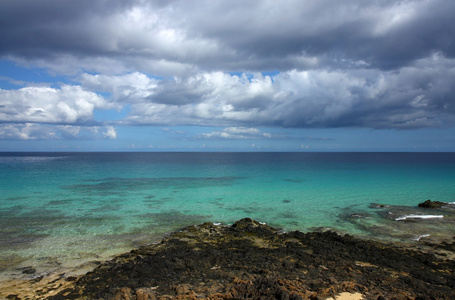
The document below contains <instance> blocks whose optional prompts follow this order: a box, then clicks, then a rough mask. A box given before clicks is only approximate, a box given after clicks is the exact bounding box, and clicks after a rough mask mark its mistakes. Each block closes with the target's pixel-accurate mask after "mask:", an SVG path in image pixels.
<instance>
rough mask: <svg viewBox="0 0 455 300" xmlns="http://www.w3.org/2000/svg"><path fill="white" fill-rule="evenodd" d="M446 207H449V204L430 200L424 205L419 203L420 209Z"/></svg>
mask: <svg viewBox="0 0 455 300" xmlns="http://www.w3.org/2000/svg"><path fill="white" fill-rule="evenodd" d="M444 205H447V203H446V202H441V201H431V200H430V199H428V200H427V201H425V202H423V203H419V207H423V208H440V207H442V206H444Z"/></svg>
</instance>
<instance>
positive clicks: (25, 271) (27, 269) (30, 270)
mask: <svg viewBox="0 0 455 300" xmlns="http://www.w3.org/2000/svg"><path fill="white" fill-rule="evenodd" d="M20 270H21V271H22V274H35V273H36V270H35V269H34V268H33V267H24V268H20Z"/></svg>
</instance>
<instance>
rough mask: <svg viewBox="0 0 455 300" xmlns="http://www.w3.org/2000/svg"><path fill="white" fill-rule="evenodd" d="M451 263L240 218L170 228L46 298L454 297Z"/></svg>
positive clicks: (427, 256) (367, 242) (376, 245)
mask: <svg viewBox="0 0 455 300" xmlns="http://www.w3.org/2000/svg"><path fill="white" fill-rule="evenodd" d="M453 270H455V263H454V261H452V260H440V259H437V258H436V257H435V256H434V255H431V254H428V253H421V252H417V251H413V250H409V249H404V248H399V247H395V246H391V245H385V244H382V243H379V242H373V241H365V240H360V239H356V238H354V237H352V236H349V235H346V236H340V235H338V234H336V233H334V232H330V231H329V232H319V233H315V232H314V233H302V232H298V231H295V232H290V233H284V234H283V233H281V234H280V233H279V232H278V231H277V230H276V229H274V228H272V227H270V226H268V225H265V224H262V223H259V222H256V221H254V220H251V219H243V220H240V221H238V222H236V223H235V224H234V225H232V226H215V225H213V224H211V223H205V224H203V225H200V226H190V227H187V228H185V229H183V230H181V231H179V232H175V233H173V234H172V235H170V236H169V237H168V238H167V239H165V240H163V241H162V242H161V243H160V244H156V245H149V246H144V247H141V248H139V249H136V250H133V251H131V252H130V253H126V254H124V255H121V256H118V257H117V258H115V259H113V260H112V261H109V262H106V263H104V264H102V265H100V266H99V267H97V268H96V269H95V270H93V271H92V272H89V273H87V274H86V275H84V276H82V277H80V278H79V279H78V280H77V281H75V282H74V284H73V285H72V286H71V287H70V288H68V289H66V290H64V291H62V292H60V294H58V295H56V296H53V297H49V298H48V299H136V300H140V299H200V298H205V299H325V298H326V297H329V296H334V295H336V294H338V293H341V292H359V293H362V294H363V295H365V297H366V299H455V278H454V276H453V274H452V272H453Z"/></svg>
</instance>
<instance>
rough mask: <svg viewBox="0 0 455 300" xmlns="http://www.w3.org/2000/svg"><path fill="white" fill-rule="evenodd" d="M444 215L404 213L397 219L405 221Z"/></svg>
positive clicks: (440, 217) (438, 217)
mask: <svg viewBox="0 0 455 300" xmlns="http://www.w3.org/2000/svg"><path fill="white" fill-rule="evenodd" d="M442 218H444V216H443V215H404V216H401V217H398V218H395V221H404V220H408V219H442Z"/></svg>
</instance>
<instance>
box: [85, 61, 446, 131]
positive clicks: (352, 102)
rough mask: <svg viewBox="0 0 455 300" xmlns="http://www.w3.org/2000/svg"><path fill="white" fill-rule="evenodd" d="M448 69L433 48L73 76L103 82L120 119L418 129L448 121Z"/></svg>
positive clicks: (97, 85)
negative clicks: (323, 64)
mask: <svg viewBox="0 0 455 300" xmlns="http://www.w3.org/2000/svg"><path fill="white" fill-rule="evenodd" d="M454 76H455V60H453V59H449V58H446V57H444V56H442V55H440V54H434V55H431V56H429V57H427V58H425V59H421V60H418V61H416V62H415V63H414V64H413V65H411V66H407V67H403V68H400V69H399V70H398V71H381V70H377V69H368V68H364V69H360V68H359V69H356V70H324V69H316V70H311V71H298V70H291V71H287V72H281V73H279V74H276V75H273V76H264V75H262V74H261V73H253V74H245V73H243V74H241V75H231V74H227V73H222V72H211V73H197V74H194V75H193V76H188V77H183V78H181V77H175V78H173V79H172V80H170V79H163V80H157V79H155V78H150V77H148V76H146V75H145V74H142V73H133V74H128V75H121V76H93V75H82V76H81V78H82V82H83V86H84V88H86V89H89V88H92V89H96V90H98V89H100V88H104V90H105V91H108V92H110V93H112V98H113V99H115V101H117V103H123V104H124V105H129V106H130V108H131V111H130V113H129V115H128V116H127V117H126V118H125V119H124V120H122V121H121V124H123V125H127V124H129V125H207V126H226V127H232V128H235V127H256V126H280V127H300V128H303V127H369V128H420V127H438V126H448V125H450V124H452V123H453V121H454V117H453V116H454V114H455V107H454V104H453V98H452V96H451V95H452V94H453V86H452V83H451V78H454ZM224 134H225V135H227V134H226V133H224Z"/></svg>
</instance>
